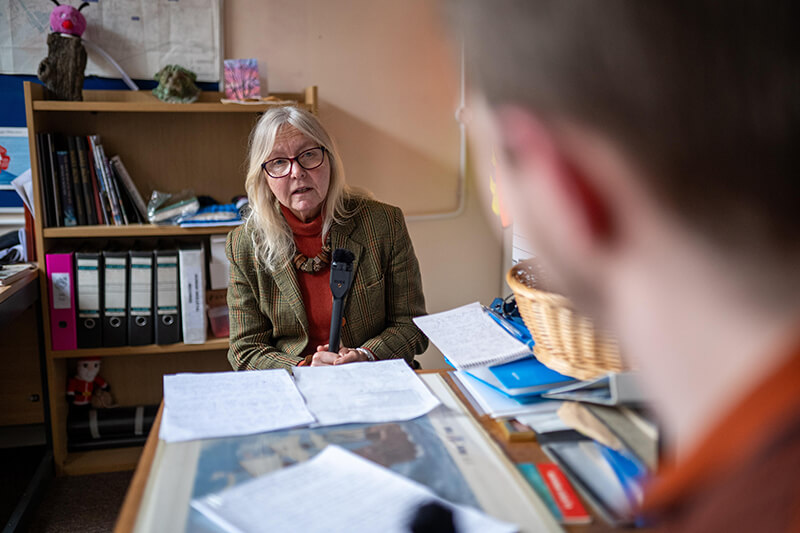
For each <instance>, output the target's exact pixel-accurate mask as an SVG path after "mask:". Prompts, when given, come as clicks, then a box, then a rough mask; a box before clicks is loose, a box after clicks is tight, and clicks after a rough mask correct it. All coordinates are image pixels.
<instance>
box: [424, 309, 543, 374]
mask: <svg viewBox="0 0 800 533" xmlns="http://www.w3.org/2000/svg"><path fill="white" fill-rule="evenodd" d="M414 323H415V324H416V325H417V327H419V329H421V330H422V332H423V333H424V334H425V335H427V336H428V338H429V339H430V340H431V342H433V343H434V344H435V345H436V347H437V348H439V350H440V351H441V352H442V354H444V356H445V357H446V358H447V360H448V361H449V362H450V363H451V364H452V365H453V366H454V367H455V368H457V369H458V370H468V369H470V368H476V367H481V366H492V365H498V364H502V363H508V362H511V361H516V360H518V359H523V358H525V357H530V356H531V355H532V352H531V349H530V348H529V347H528V346H527V345H525V344H524V343H522V342H520V341H519V340H518V339H516V338H514V337H512V336H511V335H510V334H509V333H508V332H507V331H505V330H504V329H503V328H502V327H500V325H498V324H497V323H496V322H495V321H494V320H492V319H491V318H490V317H489V316H487V315H486V313H485V312H484V310H483V308H482V307H481V305H480V304H479V303H478V302H474V303H471V304H468V305H464V306H461V307H457V308H455V309H451V310H449V311H443V312H441V313H435V314H431V315H425V316H420V317H416V318H414Z"/></svg>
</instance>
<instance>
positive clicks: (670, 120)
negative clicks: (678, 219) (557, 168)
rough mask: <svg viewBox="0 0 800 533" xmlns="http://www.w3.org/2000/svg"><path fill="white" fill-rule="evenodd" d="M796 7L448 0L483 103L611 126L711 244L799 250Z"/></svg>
mask: <svg viewBox="0 0 800 533" xmlns="http://www.w3.org/2000/svg"><path fill="white" fill-rule="evenodd" d="M796 5H797V4H796V3H795V2H791V1H786V0H775V1H773V0H770V1H767V2H758V1H749V2H748V1H738V0H732V1H728V0H718V1H704V0H663V1H656V0H587V1H578V0H491V1H489V0H461V1H457V0H454V1H453V2H452V3H451V4H448V11H449V15H450V17H451V19H455V20H457V21H458V24H457V27H459V28H460V29H462V30H463V31H464V32H465V46H466V57H467V61H468V75H469V77H470V79H471V80H472V81H474V82H475V83H476V84H477V85H479V87H480V88H481V90H482V92H483V93H484V95H485V96H486V97H487V98H488V100H489V102H490V103H492V104H501V103H516V104H520V105H524V106H526V107H529V108H530V109H533V110H535V111H536V112H537V113H540V114H541V115H542V116H543V117H544V118H548V117H552V118H558V117H566V118H569V119H571V120H574V121H578V122H580V123H584V124H587V125H589V126H591V127H593V128H595V129H598V130H600V131H602V132H604V133H605V134H607V135H609V137H610V138H611V139H612V140H613V141H615V142H616V144H617V145H618V146H620V147H621V148H622V149H623V151H624V152H625V153H626V154H627V155H628V156H629V157H631V160H632V161H634V162H635V164H636V165H638V167H640V168H641V169H643V170H644V172H643V174H644V175H646V176H648V177H650V178H653V179H651V180H650V183H649V184H648V185H649V186H650V189H651V190H652V191H654V192H655V193H656V194H657V195H658V197H660V198H662V199H663V200H664V201H665V202H666V204H667V205H670V206H671V207H672V208H673V209H675V210H677V211H678V212H679V213H681V214H682V215H683V217H684V218H685V219H687V220H689V221H691V222H692V223H693V224H694V227H697V228H698V229H700V230H701V231H704V232H706V233H708V234H709V235H711V236H712V237H713V238H714V240H715V241H717V242H718V243H724V244H728V245H734V246H736V247H740V246H745V247H747V248H749V249H750V251H755V250H757V249H768V250H770V251H772V252H775V251H783V252H785V251H786V248H787V247H791V248H792V250H793V252H794V253H795V254H796V253H797V252H796V250H797V248H798V242H799V240H798V231H799V230H800V205H798V200H800V198H798V186H797V181H798V180H800V172H798V170H800V169H798V153H799V151H800V143H798V140H800V139H798V118H800V57H798V50H800V46H798V43H797V40H798V39H797V37H796V36H797V35H798V34H800V31H798V27H797V21H798V17H797V8H796V7H795V6H796ZM792 43H794V44H792ZM751 245H752V246H751Z"/></svg>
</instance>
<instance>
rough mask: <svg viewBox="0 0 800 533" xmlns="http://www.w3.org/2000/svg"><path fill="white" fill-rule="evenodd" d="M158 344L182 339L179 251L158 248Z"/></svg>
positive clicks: (156, 283) (156, 293) (156, 284)
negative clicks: (179, 297) (179, 299)
mask: <svg viewBox="0 0 800 533" xmlns="http://www.w3.org/2000/svg"><path fill="white" fill-rule="evenodd" d="M154 293H155V297H156V298H155V300H156V301H155V307H156V328H155V333H156V344H172V343H174V342H179V341H180V340H181V325H180V307H179V301H178V251H177V250H176V249H174V248H170V249H161V250H156V272H155V291H154Z"/></svg>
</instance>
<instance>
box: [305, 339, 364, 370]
mask: <svg viewBox="0 0 800 533" xmlns="http://www.w3.org/2000/svg"><path fill="white" fill-rule="evenodd" d="M328 349H329V346H328V345H327V344H323V345H322V346H317V353H315V354H314V355H313V356H312V357H311V366H329V365H343V364H345V363H356V362H358V361H369V358H368V357H367V356H366V355H365V354H363V353H362V352H359V351H358V350H354V349H353V348H345V347H342V348H341V349H340V350H339V353H335V352H330V351H328Z"/></svg>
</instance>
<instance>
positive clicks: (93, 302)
mask: <svg viewBox="0 0 800 533" xmlns="http://www.w3.org/2000/svg"><path fill="white" fill-rule="evenodd" d="M100 268H101V260H100V252H97V251H92V250H88V249H82V250H79V251H77V252H76V253H75V277H76V278H77V283H76V289H77V299H78V311H77V314H78V320H77V322H78V324H77V330H78V348H98V347H100V346H102V345H103V325H102V308H101V305H100V296H101V295H102V291H101V289H102V285H101V276H100V272H101V270H100Z"/></svg>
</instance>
